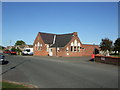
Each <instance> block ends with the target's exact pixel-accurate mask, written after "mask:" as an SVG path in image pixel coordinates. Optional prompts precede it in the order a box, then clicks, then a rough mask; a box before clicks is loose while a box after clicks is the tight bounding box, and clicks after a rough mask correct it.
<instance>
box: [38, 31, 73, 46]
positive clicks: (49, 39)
mask: <svg viewBox="0 0 120 90" xmlns="http://www.w3.org/2000/svg"><path fill="white" fill-rule="evenodd" d="M39 33H40V35H41V37H42V39H43V41H44V43H45V44H53V45H52V46H51V47H64V46H65V45H66V44H68V42H70V40H71V39H72V37H73V33H68V34H50V33H42V32H39ZM54 40H55V42H54ZM53 42H54V43H53Z"/></svg>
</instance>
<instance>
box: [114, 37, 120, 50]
mask: <svg viewBox="0 0 120 90" xmlns="http://www.w3.org/2000/svg"><path fill="white" fill-rule="evenodd" d="M114 49H115V51H118V52H120V38H118V39H117V40H116V41H115V43H114Z"/></svg>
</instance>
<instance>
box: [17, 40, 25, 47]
mask: <svg viewBox="0 0 120 90" xmlns="http://www.w3.org/2000/svg"><path fill="white" fill-rule="evenodd" d="M16 45H26V43H25V42H24V41H22V40H20V41H17V42H16V43H15V46H16Z"/></svg>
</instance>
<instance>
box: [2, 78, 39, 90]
mask: <svg viewBox="0 0 120 90" xmlns="http://www.w3.org/2000/svg"><path fill="white" fill-rule="evenodd" d="M0 84H1V85H2V88H3V89H4V88H37V87H36V86H33V85H27V84H23V83H18V82H13V81H7V80H3V81H2V82H0Z"/></svg>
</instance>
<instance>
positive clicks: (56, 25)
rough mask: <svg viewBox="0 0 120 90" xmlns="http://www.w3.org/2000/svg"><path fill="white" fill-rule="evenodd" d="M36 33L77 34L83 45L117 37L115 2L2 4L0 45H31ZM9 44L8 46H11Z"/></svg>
mask: <svg viewBox="0 0 120 90" xmlns="http://www.w3.org/2000/svg"><path fill="white" fill-rule="evenodd" d="M38 32H45V33H54V34H65V33H72V32H78V36H79V38H80V41H81V42H82V43H83V44H96V45H99V44H100V42H101V39H102V38H109V39H110V40H112V41H113V42H114V41H115V40H116V39H117V38H118V3H117V2H3V3H2V45H3V46H10V45H14V44H15V42H16V41H17V40H23V41H25V42H26V44H33V43H34V40H35V38H36V36H37V34H38ZM10 41H11V44H10Z"/></svg>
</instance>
